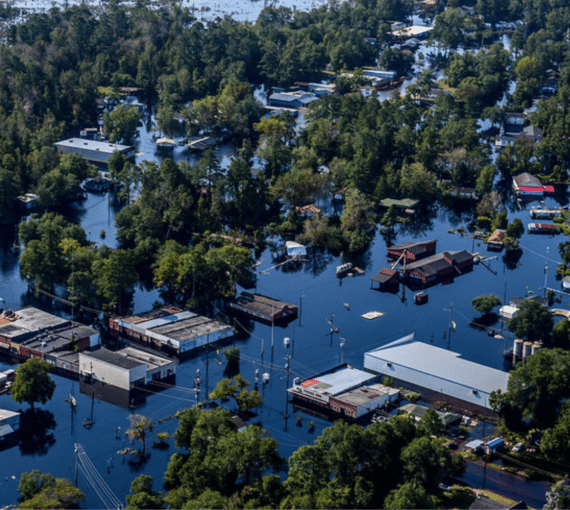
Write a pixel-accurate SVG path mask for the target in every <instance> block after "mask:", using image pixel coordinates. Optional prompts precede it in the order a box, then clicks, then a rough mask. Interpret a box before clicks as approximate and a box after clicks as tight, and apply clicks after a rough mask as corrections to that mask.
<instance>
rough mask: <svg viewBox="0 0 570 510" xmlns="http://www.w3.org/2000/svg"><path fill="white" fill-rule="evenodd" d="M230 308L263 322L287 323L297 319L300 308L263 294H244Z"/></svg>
mask: <svg viewBox="0 0 570 510" xmlns="http://www.w3.org/2000/svg"><path fill="white" fill-rule="evenodd" d="M230 308H231V309H233V310H235V311H236V312H240V313H243V314H245V315H248V316H249V317H251V318H253V319H257V320H260V321H263V322H269V323H277V322H286V321H290V320H293V319H296V318H297V314H298V312H299V307H298V306H296V305H292V304H290V303H286V302H285V301H280V300H278V299H274V298H270V297H267V296H264V295H262V294H251V293H249V292H242V293H241V294H240V295H239V296H238V297H236V298H235V299H234V300H233V301H232V302H231V303H230Z"/></svg>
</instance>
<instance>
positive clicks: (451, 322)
mask: <svg viewBox="0 0 570 510" xmlns="http://www.w3.org/2000/svg"><path fill="white" fill-rule="evenodd" d="M444 310H445V309H444ZM452 331H453V303H449V327H448V332H447V350H449V349H450V347H451V332H452Z"/></svg>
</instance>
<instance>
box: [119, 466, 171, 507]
mask: <svg viewBox="0 0 570 510" xmlns="http://www.w3.org/2000/svg"><path fill="white" fill-rule="evenodd" d="M126 499H127V509H129V510H131V509H132V510H135V509H140V510H145V509H155V508H164V496H163V494H162V492H154V491H153V490H152V476H150V475H142V474H141V475H139V476H137V477H136V478H135V479H134V480H133V482H132V483H131V488H130V494H128V495H127V498H126Z"/></svg>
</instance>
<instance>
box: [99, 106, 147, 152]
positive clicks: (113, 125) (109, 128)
mask: <svg viewBox="0 0 570 510" xmlns="http://www.w3.org/2000/svg"><path fill="white" fill-rule="evenodd" d="M142 117H143V114H142V112H140V111H139V109H138V108H136V107H134V106H128V105H124V104H120V105H118V106H117V107H116V108H115V109H114V110H113V111H111V112H105V113H104V114H103V129H104V131H105V133H107V137H108V138H109V141H110V142H120V141H124V142H125V143H130V142H131V140H132V139H133V138H134V137H135V136H136V135H137V129H138V127H139V125H140V122H141V119H142Z"/></svg>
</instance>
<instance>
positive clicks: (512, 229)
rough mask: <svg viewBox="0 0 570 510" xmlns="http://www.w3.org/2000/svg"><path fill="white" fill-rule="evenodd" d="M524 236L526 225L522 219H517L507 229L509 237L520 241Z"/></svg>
mask: <svg viewBox="0 0 570 510" xmlns="http://www.w3.org/2000/svg"><path fill="white" fill-rule="evenodd" d="M523 234H524V225H523V222H522V220H521V219H520V218H515V219H514V220H513V221H512V222H511V223H509V226H508V227H507V236H508V237H511V238H512V239H520V237H521V236H522V235H523Z"/></svg>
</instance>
